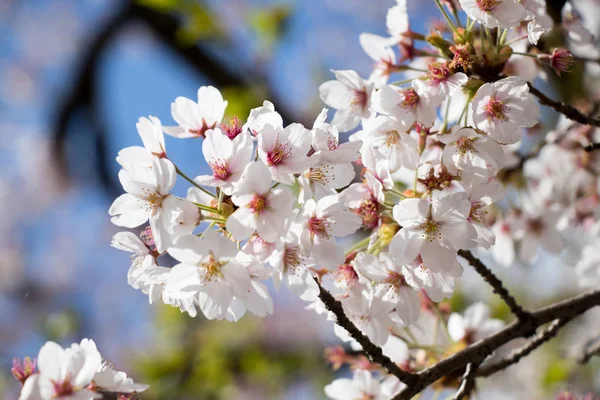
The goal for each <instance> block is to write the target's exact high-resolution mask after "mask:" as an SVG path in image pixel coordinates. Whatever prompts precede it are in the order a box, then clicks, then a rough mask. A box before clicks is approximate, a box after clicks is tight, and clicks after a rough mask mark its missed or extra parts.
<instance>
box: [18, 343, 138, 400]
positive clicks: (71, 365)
mask: <svg viewBox="0 0 600 400" xmlns="http://www.w3.org/2000/svg"><path fill="white" fill-rule="evenodd" d="M37 368H38V371H37V372H36V373H34V374H31V375H30V376H29V377H28V378H27V379H26V380H25V382H24V383H23V388H22V390H21V395H20V396H19V399H20V400H50V399H82V400H83V399H96V398H101V397H102V396H101V394H100V393H99V392H100V391H105V392H113V393H135V392H143V391H145V390H146V389H147V388H148V385H144V384H137V383H134V382H133V380H132V379H131V378H128V377H127V375H126V374H125V373H124V372H121V371H117V370H115V369H114V367H112V366H110V365H109V364H107V363H106V362H103V361H102V356H101V355H100V353H99V352H98V350H97V348H96V344H95V343H94V341H93V340H91V339H83V340H82V341H81V343H74V344H72V345H71V347H68V348H66V349H65V348H63V347H61V346H60V345H59V344H57V343H55V342H46V344H44V345H43V346H42V348H41V349H40V352H39V354H38V356H37Z"/></svg>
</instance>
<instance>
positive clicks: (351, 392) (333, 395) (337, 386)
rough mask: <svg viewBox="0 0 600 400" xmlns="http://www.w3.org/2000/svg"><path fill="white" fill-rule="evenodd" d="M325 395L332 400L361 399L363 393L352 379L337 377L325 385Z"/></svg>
mask: <svg viewBox="0 0 600 400" xmlns="http://www.w3.org/2000/svg"><path fill="white" fill-rule="evenodd" d="M325 395H326V396H327V397H329V398H330V399H332V400H348V399H360V398H361V396H363V393H362V392H361V390H360V389H359V388H357V387H356V386H355V384H354V382H353V381H352V379H346V378H342V379H336V380H335V381H333V382H332V383H330V384H329V385H327V386H325Z"/></svg>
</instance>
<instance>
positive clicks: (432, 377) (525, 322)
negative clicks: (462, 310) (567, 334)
mask: <svg viewBox="0 0 600 400" xmlns="http://www.w3.org/2000/svg"><path fill="white" fill-rule="evenodd" d="M598 305H600V290H595V291H592V292H588V293H584V294H581V295H579V296H575V297H572V298H570V299H567V300H564V301H561V302H559V303H555V304H552V305H550V306H548V307H544V308H541V309H539V310H537V311H535V312H532V313H530V314H529V318H525V319H522V320H516V321H514V322H512V323H511V324H510V325H508V326H506V327H505V328H504V329H502V330H500V331H498V332H496V333H495V334H493V335H491V336H489V337H487V338H485V339H482V340H480V341H478V342H476V343H474V344H472V345H471V346H469V347H467V348H466V349H464V350H462V351H460V352H458V353H455V354H453V355H452V356H450V357H448V358H446V359H444V360H442V361H440V362H438V363H437V364H435V365H432V366H431V367H429V368H426V369H424V370H422V371H421V372H419V373H417V374H413V375H416V376H417V380H416V383H413V384H409V385H407V387H406V388H405V389H403V390H402V391H401V392H400V393H398V394H397V395H396V396H395V397H394V400H409V399H411V398H412V397H413V396H414V395H416V394H417V393H419V392H421V391H422V390H423V389H425V388H426V387H427V386H429V385H431V384H432V383H434V382H435V381H437V380H438V379H440V378H441V377H443V376H447V375H450V374H452V373H454V372H456V371H458V370H460V369H461V368H464V367H465V366H466V365H467V364H469V363H481V362H483V360H485V359H486V358H487V357H488V356H489V355H490V354H492V353H493V352H494V351H496V350H497V349H498V348H499V347H500V346H503V345H505V344H506V343H508V342H510V341H511V340H514V339H517V338H520V337H525V336H527V335H528V334H529V333H530V332H531V331H533V330H535V329H536V328H537V327H539V326H541V325H544V324H547V323H548V322H551V321H554V320H556V319H561V320H563V319H564V320H565V321H564V323H565V324H566V323H567V322H569V321H571V320H572V319H573V318H575V317H577V316H579V315H580V314H583V313H584V312H585V311H587V310H589V309H590V308H593V307H596V306H598Z"/></svg>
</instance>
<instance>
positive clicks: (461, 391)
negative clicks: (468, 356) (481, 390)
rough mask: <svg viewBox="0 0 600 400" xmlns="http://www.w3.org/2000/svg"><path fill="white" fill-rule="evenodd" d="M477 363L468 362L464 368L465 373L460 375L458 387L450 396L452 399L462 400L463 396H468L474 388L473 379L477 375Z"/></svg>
mask: <svg viewBox="0 0 600 400" xmlns="http://www.w3.org/2000/svg"><path fill="white" fill-rule="evenodd" d="M478 368H479V364H474V363H469V364H467V368H466V369H465V374H464V375H463V377H462V382H461V383H460V387H459V388H458V390H457V391H456V393H455V394H454V397H452V400H462V399H463V398H465V397H469V395H470V394H471V392H472V391H473V389H474V388H475V379H476V377H477V375H476V374H477V369H478Z"/></svg>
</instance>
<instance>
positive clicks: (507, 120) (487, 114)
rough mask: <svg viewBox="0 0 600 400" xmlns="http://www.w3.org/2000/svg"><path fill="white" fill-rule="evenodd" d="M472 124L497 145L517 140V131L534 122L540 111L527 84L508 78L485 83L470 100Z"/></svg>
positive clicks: (519, 134)
mask: <svg viewBox="0 0 600 400" xmlns="http://www.w3.org/2000/svg"><path fill="white" fill-rule="evenodd" d="M472 109H473V122H474V123H475V125H476V126H477V128H478V129H480V130H482V131H483V132H485V133H486V134H487V135H488V136H489V137H490V139H492V140H494V141H496V142H498V143H501V144H512V143H516V142H518V141H519V140H520V139H521V131H520V128H530V127H532V126H534V125H535V124H537V123H538V120H539V116H540V110H539V107H538V105H537V104H536V103H535V102H534V101H533V100H532V99H531V97H530V95H529V88H528V87H527V82H525V81H524V80H523V79H521V78H518V77H508V78H504V79H501V80H499V81H497V82H494V83H486V84H484V85H483V86H481V87H480V88H479V89H478V90H477V94H475V97H474V98H473V107H472Z"/></svg>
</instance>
